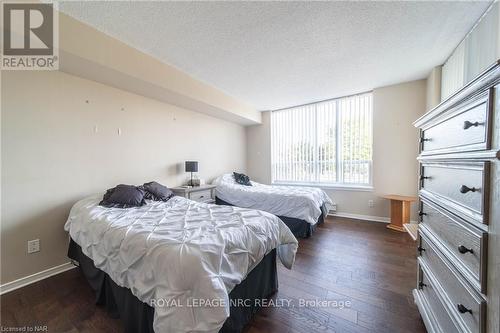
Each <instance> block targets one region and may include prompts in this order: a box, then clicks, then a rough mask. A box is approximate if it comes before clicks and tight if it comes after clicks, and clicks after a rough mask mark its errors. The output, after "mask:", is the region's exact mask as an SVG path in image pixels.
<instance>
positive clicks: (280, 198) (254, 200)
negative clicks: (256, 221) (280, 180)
mask: <svg viewBox="0 0 500 333" xmlns="http://www.w3.org/2000/svg"><path fill="white" fill-rule="evenodd" d="M251 183H252V186H245V185H240V184H238V183H236V182H235V180H234V177H233V175H232V174H225V175H222V176H220V177H218V178H217V179H215V181H214V182H213V184H215V185H217V189H216V191H215V192H216V195H217V197H219V198H220V199H222V200H224V201H226V202H228V203H230V204H232V205H235V206H238V207H245V208H251V209H259V210H263V211H266V212H268V213H271V214H274V215H278V216H286V217H293V218H296V219H301V220H305V221H307V222H308V223H311V224H316V222H317V221H318V218H319V217H320V215H321V213H322V211H321V208H320V207H322V206H325V208H326V211H327V212H328V210H330V208H331V207H332V205H333V203H332V200H331V199H330V197H329V196H328V195H327V194H326V193H325V191H323V190H321V189H319V188H315V187H302V186H300V187H299V186H277V185H264V184H259V183H257V182H254V181H252V182H251Z"/></svg>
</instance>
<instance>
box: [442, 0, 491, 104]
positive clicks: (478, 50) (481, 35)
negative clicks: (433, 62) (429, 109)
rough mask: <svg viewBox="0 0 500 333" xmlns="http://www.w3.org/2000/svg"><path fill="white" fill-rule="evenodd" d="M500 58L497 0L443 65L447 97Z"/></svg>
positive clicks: (443, 90)
mask: <svg viewBox="0 0 500 333" xmlns="http://www.w3.org/2000/svg"><path fill="white" fill-rule="evenodd" d="M499 59H500V2H499V1H496V2H495V3H494V4H493V5H492V6H491V7H490V9H489V10H488V11H487V12H486V13H485V14H484V15H483V17H482V18H481V19H480V20H479V22H478V23H477V24H476V25H475V26H474V27H473V29H472V31H471V32H470V33H469V34H468V35H467V36H466V37H465V39H464V40H463V41H462V42H461V43H460V44H459V45H458V46H457V48H456V49H455V51H453V53H452V54H451V55H450V57H449V58H448V60H446V62H445V63H444V65H443V71H442V81H441V100H445V99H446V98H447V97H449V96H451V95H452V94H453V93H454V92H456V91H457V90H459V89H460V88H462V87H463V86H464V85H466V84H467V83H468V82H470V81H471V80H473V79H474V78H475V77H476V76H478V75H479V74H481V73H482V72H483V71H484V70H485V69H487V68H488V67H489V66H490V65H492V64H493V63H494V62H495V61H497V60H499Z"/></svg>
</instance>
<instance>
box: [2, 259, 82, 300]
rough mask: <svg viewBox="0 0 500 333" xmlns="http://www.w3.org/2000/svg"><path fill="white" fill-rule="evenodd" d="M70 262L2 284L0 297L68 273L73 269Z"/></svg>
mask: <svg viewBox="0 0 500 333" xmlns="http://www.w3.org/2000/svg"><path fill="white" fill-rule="evenodd" d="M75 267H76V266H74V265H73V264H72V263H71V262H67V263H65V264H62V265H59V266H55V267H52V268H49V269H46V270H44V271H41V272H38V273H35V274H32V275H28V276H25V277H22V278H20V279H17V280H14V281H11V282H7V283H4V284H2V285H0V295H3V294H6V293H8V292H11V291H13V290H16V289H19V288H21V287H24V286H27V285H29V284H32V283H35V282H38V281H40V280H43V279H46V278H48V277H51V276H53V275H56V274H59V273H62V272H66V271H69V270H70V269H72V268H75Z"/></svg>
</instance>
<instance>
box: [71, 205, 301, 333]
mask: <svg viewBox="0 0 500 333" xmlns="http://www.w3.org/2000/svg"><path fill="white" fill-rule="evenodd" d="M101 197H102V195H96V196H92V197H89V198H86V199H83V200H81V201H79V202H77V203H76V204H75V205H74V206H73V208H72V209H71V212H70V215H69V217H68V220H67V222H66V224H65V227H64V228H65V230H67V231H68V232H69V234H70V236H71V238H72V239H73V240H74V241H75V242H76V243H77V244H78V245H80V247H81V248H82V252H83V253H84V254H85V255H86V256H88V257H89V258H90V259H92V260H93V262H94V265H95V266H96V267H97V268H98V269H100V270H102V271H104V272H105V273H106V274H108V275H109V276H110V278H111V279H112V280H113V281H114V282H115V283H116V284H117V285H119V286H121V287H126V288H129V289H130V291H131V292H132V294H133V295H134V296H136V297H137V298H138V299H139V300H140V301H142V302H145V303H147V304H149V305H151V306H153V307H154V308H155V313H154V322H153V327H154V330H155V332H192V331H197V332H217V331H219V329H220V328H221V327H222V325H223V324H224V321H225V320H226V318H227V317H228V316H229V308H230V304H229V296H228V295H229V293H230V292H231V290H232V289H233V288H234V286H236V285H237V284H239V283H240V282H241V281H242V280H244V279H245V277H246V276H247V274H248V273H249V272H250V271H251V270H252V269H253V268H254V267H255V266H256V265H257V264H258V263H259V262H260V260H261V259H262V258H263V257H264V256H265V255H266V254H267V253H269V252H270V251H272V250H273V249H275V248H276V249H277V254H278V257H279V259H280V260H281V262H282V263H283V265H284V266H285V267H287V268H291V267H292V265H293V262H294V260H295V253H296V250H297V240H296V239H295V237H294V236H293V235H292V233H291V231H290V230H289V229H288V227H287V226H286V225H285V224H284V223H283V222H282V221H281V220H280V219H279V218H277V217H276V216H273V215H271V214H268V213H266V212H262V211H257V210H250V209H243V208H236V207H230V206H217V205H210V204H204V203H198V202H194V201H191V200H188V199H185V198H181V197H174V198H172V199H170V200H169V201H167V202H155V201H148V203H147V205H145V206H142V207H134V208H128V209H120V208H105V207H102V206H99V205H98V203H99V201H100V199H101ZM207 301H208V302H207ZM201 303H203V306H201Z"/></svg>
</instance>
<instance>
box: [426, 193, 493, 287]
mask: <svg viewBox="0 0 500 333" xmlns="http://www.w3.org/2000/svg"><path fill="white" fill-rule="evenodd" d="M420 215H421V222H422V223H421V225H420V228H426V230H428V231H429V232H430V233H432V234H433V235H434V236H435V237H436V238H437V239H438V240H439V245H440V247H441V250H442V251H443V253H444V254H445V255H446V256H447V257H448V258H449V259H450V261H451V262H453V263H455V264H456V267H457V269H458V270H459V271H460V272H461V273H462V274H463V275H464V276H465V277H466V278H467V279H468V280H469V282H470V283H471V284H472V285H473V286H474V288H476V290H478V291H479V292H482V293H486V265H487V254H488V250H487V246H488V242H487V239H488V236H487V235H488V234H487V233H486V232H485V231H482V230H480V229H478V228H475V227H474V226H472V225H470V224H469V223H467V222H465V221H463V220H462V219H460V218H459V217H457V216H455V215H454V214H452V213H450V212H448V211H446V210H444V209H443V208H441V207H438V206H437V205H436V204H434V203H432V202H429V201H427V200H425V199H422V200H421V203H420Z"/></svg>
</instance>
